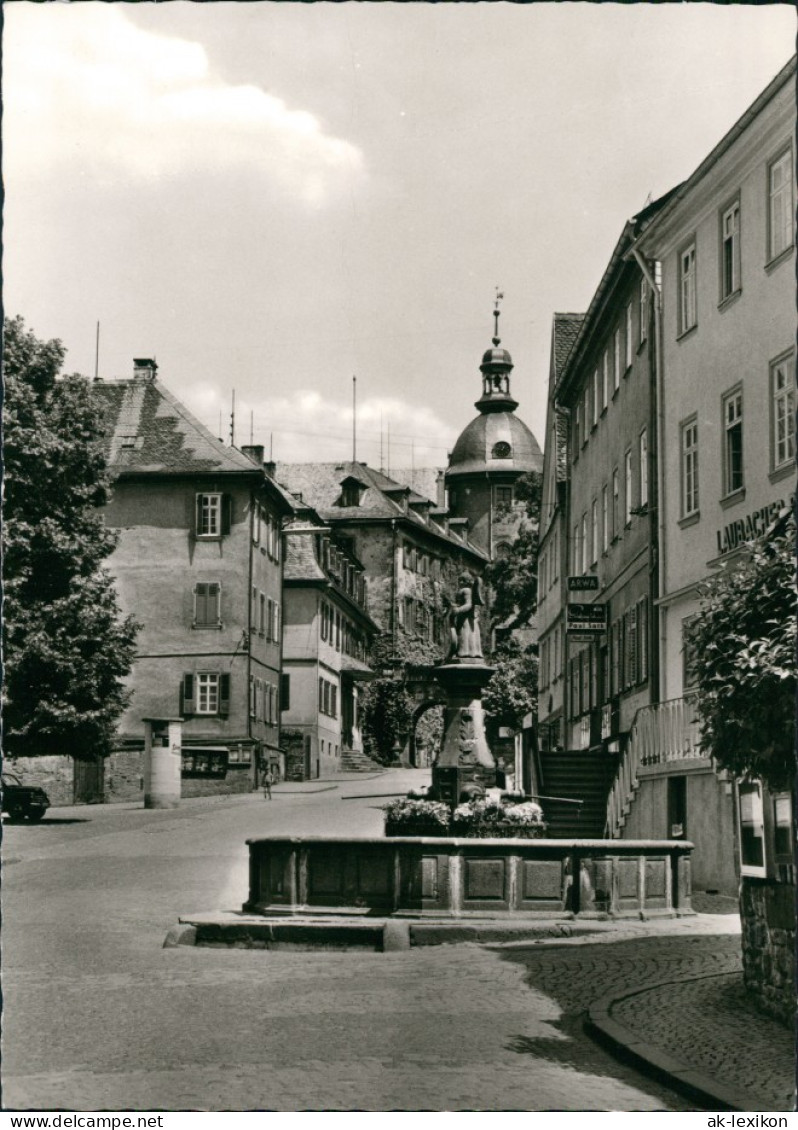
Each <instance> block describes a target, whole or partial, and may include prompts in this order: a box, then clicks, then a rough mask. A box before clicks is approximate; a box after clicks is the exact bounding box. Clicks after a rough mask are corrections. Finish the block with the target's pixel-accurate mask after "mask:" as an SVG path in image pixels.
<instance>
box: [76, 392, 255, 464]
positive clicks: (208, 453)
mask: <svg viewBox="0 0 798 1130" xmlns="http://www.w3.org/2000/svg"><path fill="white" fill-rule="evenodd" d="M91 392H92V397H93V398H94V400H95V401H96V402H97V403H98V404H100V405H101V407H102V409H103V411H104V414H105V449H106V458H107V460H108V466H109V470H110V471H111V474H112V475H114V476H118V475H124V474H133V473H135V474H139V473H151V474H192V473H201V472H211V473H214V474H215V473H219V472H221V473H225V474H226V473H232V472H238V473H241V472H242V471H243V472H247V471H248V472H251V473H255V474H256V473H257V472H258V470H259V468H258V467H257V466H256V465H255V464H254V463H253V462H252V460H251V459H249V458H248V457H247V456H246V455H244V454H243V453H242V452H240V451H238V450H237V449H236V448H235V447H227V446H225V444H223V443H222V441H221V440H219V439H216V437H215V436H214V435H212V434H211V432H210V431H208V429H207V428H206V427H205V425H204V424H201V423H200V422H199V420H198V419H197V418H196V417H195V416H193V415H192V414H191V412H189V410H188V408H186V406H185V405H184V404H181V403H180V401H179V400H177V399H176V398H175V397H174V396H173V395H172V394H171V393H170V392H169V390H168V389H166V388H164V386H163V385H162V384H161V383H160V381H158V380H154V379H141V378H132V379H130V380H119V381H95V382H94V384H92V386H91Z"/></svg>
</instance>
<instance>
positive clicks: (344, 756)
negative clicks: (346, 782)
mask: <svg viewBox="0 0 798 1130" xmlns="http://www.w3.org/2000/svg"><path fill="white" fill-rule="evenodd" d="M384 768H385V766H384V765H380V763H379V762H378V761H372V760H371V758H370V757H367V756H366V754H365V753H362V752H361V751H360V750H356V749H342V750H341V772H342V773H381V772H382V771H383V769H384Z"/></svg>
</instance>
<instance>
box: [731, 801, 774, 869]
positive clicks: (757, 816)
mask: <svg viewBox="0 0 798 1130" xmlns="http://www.w3.org/2000/svg"><path fill="white" fill-rule="evenodd" d="M744 795H746V796H748V795H750V796H751V798H752V802H751V815H752V817H753V819H752V820H743V810H744V804H743V796H744ZM737 799H738V803H737V811H738V819H739V822H740V835H739V837H738V843H739V860H740V874H741V875H746V876H750V877H753V878H756V879H766V878H767V839H766V831H765V804H764V797H763V795H762V782H761V781H758V780H755V781H738V782H737ZM745 807H747V806H745ZM749 825H750V826H751V827H753V828H754V829H756V830H757V831H758V834H755V835H754V839H755V840H757V841H758V842H759V845H760V847H761V855H762V861H761V863H756V862H754V863H747V862H746V860H745V855H744V852H745V848H746V843H745V839H744V833H745V828H746V826H749Z"/></svg>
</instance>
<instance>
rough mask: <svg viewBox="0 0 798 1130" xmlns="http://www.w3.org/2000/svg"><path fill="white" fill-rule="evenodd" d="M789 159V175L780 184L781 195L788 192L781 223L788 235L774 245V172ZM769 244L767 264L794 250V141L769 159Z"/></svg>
mask: <svg viewBox="0 0 798 1130" xmlns="http://www.w3.org/2000/svg"><path fill="white" fill-rule="evenodd" d="M785 160H787V162H788V169H787V175H786V176H785V177H784V181H783V184H782V185H780V186H779V190H778V191H779V197H781V195H782V193H783V192H784V191H786V192H787V194H788V195H787V207H786V208H785V209H784V219H783V221H782V223H781V225H780V226H781V231H782V235H787V234H788V233H789V234H788V238H787V240H786V242H785V243H784V244H783V245H781V246H779V247H776V246H775V245H774V235H775V232H776V230H777V229H776V225H775V224H774V215H773V212H774V208H773V203H774V198H775V196H776V193H775V192H774V190H773V172H774V170H775V169H776V168H777V167H778V166H779V165H780V164H781V163H782V162H783V161H785ZM766 176H767V182H766V188H767V235H766V239H767V246H766V257H765V262H766V264H770V263H773V262H775V261H776V260H777V259H778V258H779V257H780V256H781V255H785V254H786V253H787V252H788V251H790V250H792V248H793V246H794V245H795V186H794V183H793V182H794V179H795V174H794V172H793V151H792V143H791V142H788V143H787V145H786V146H784V148H783V149H781V150H780V152H778V153H777V154H776V156H775V157H774V158H773V159H772V160H771V161H768V164H767V173H766Z"/></svg>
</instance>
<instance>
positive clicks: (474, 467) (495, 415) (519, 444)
mask: <svg viewBox="0 0 798 1130" xmlns="http://www.w3.org/2000/svg"><path fill="white" fill-rule="evenodd" d="M502 297H503V296H502V295H501V294H500V293H499V292H498V291H497V293H496V304H495V307H494V310H493V317H494V336H493V339H492V341H493V348H492V349H488V350H487V352H486V353H485V354H484V355H483V357H482V364H481V365H480V366H479V368H480V372H481V373H482V395H481V396H480V398H479V400H477V401H476V402H475V407H476V408H477V409H479V415H478V416H476V417H475V418H474V419H473V420H472V421H471V423H470V424H468V425H467V426H466V427H465V428H464V429H463V431H462V432H461V433H460V436H459V438H458V440H457V442H456V443H455V445H454V448H453V450H452V453H451V455H450V456H449V466H448V468H447V470H446V475H445V484H446V488H447V490H448V496H449V514H450V515H451V517H453V518H467V519H468V536H469V540H470V541H472V542H473V543H474V545H477V546H479V548H480V549H483V550H485V552H486V553H488V554H489V555H490V557H491V559H493V558H495V557H498V556H501V555H502V554H503V553H505V552H506V551H507V549H508V548H509V546H510V544H511V543H512V542H513V540H514V539H515V536H516V534H517V532H518V525H519V522H520V520H521V517H522V516H523V510H524V507H523V505H518V504H517V503H516V501H515V484H516V482H517V480H518V479H519V478H520V477H521V475H524V474H526V473H527V472H528V471H541V470H542V468H543V454H542V452H541V450H540V445H539V444H538V441H537V440H536V439H535V437H534V436H533V434H532V432H531V431H530V430H529V428H528V427H527V426H526V424H525V423H524V422H523V420H519V418H518V417H517V416H516V415H515V410H516V408H517V407H518V401H517V400H515V399H513V397H512V395H511V393H510V374H511V372H512V370H513V359H512V357H511V356H510V354H509V353H508V352H507V350H506V349H501V348H500V346H501V338H500V337H499V301H500V299H501V298H502Z"/></svg>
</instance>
